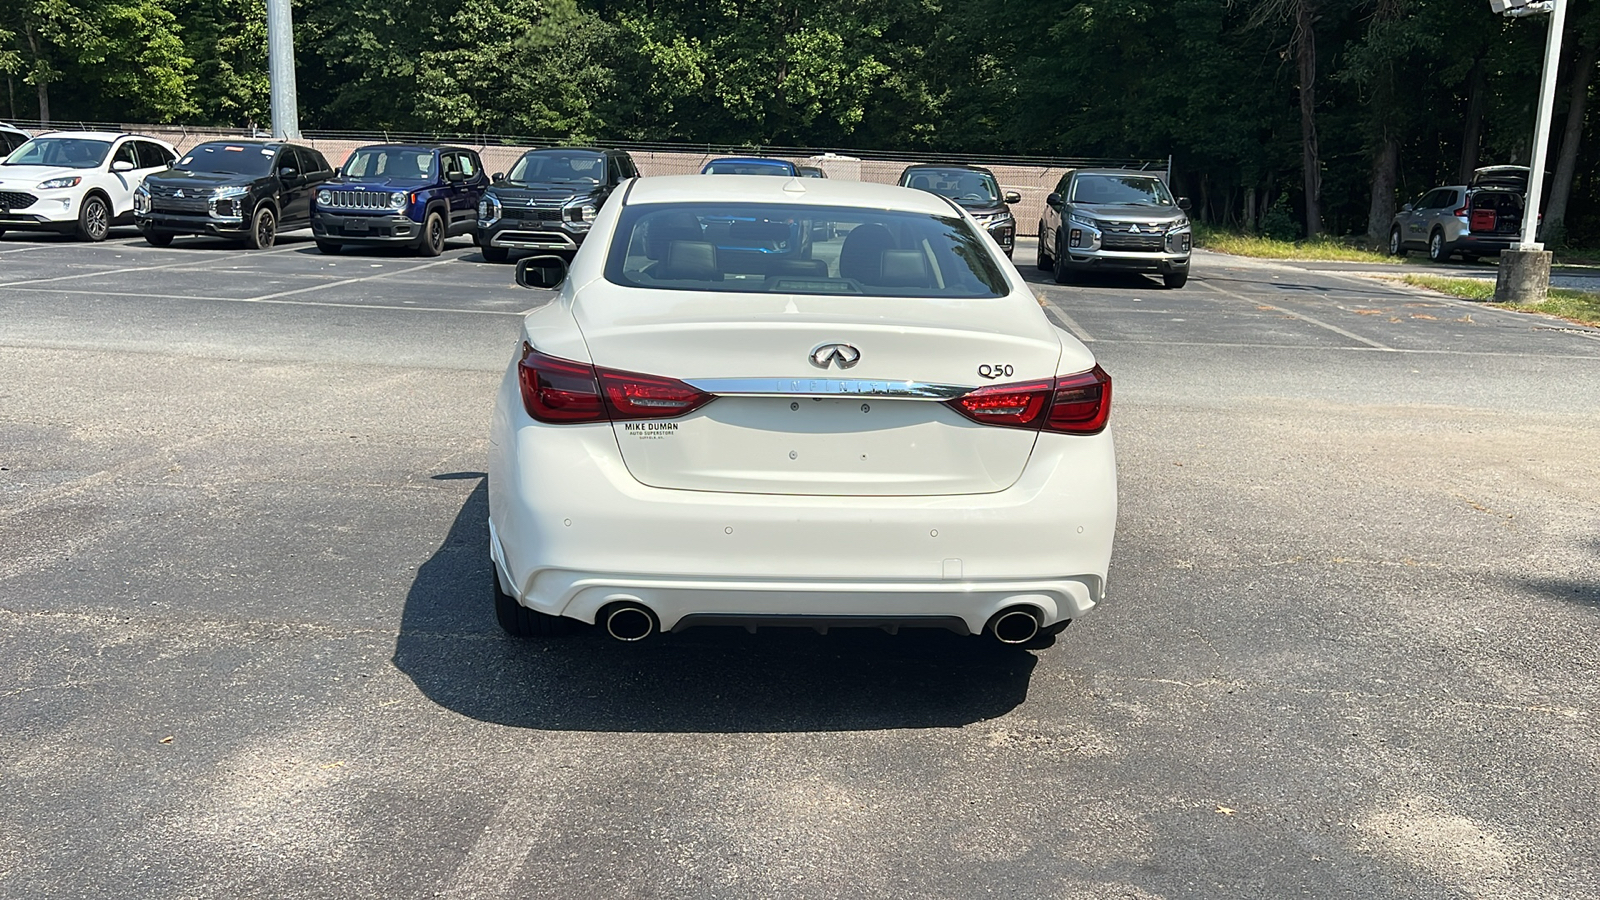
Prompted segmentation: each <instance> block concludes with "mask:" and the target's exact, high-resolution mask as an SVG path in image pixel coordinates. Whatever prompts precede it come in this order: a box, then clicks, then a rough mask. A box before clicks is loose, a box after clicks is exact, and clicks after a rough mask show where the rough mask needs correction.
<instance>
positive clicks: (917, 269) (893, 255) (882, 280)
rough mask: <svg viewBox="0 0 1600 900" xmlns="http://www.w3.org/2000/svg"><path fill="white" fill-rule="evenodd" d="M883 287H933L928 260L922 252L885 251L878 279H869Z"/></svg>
mask: <svg viewBox="0 0 1600 900" xmlns="http://www.w3.org/2000/svg"><path fill="white" fill-rule="evenodd" d="M868 280H869V281H870V282H872V283H873V284H876V285H879V286H881V287H932V286H933V278H932V277H931V274H930V273H929V272H928V258H927V257H926V256H923V255H922V251H921V250H885V251H883V260H882V262H881V264H880V265H879V269H878V277H877V278H871V279H868Z"/></svg>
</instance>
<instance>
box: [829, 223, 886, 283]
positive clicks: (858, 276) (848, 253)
mask: <svg viewBox="0 0 1600 900" xmlns="http://www.w3.org/2000/svg"><path fill="white" fill-rule="evenodd" d="M893 248H894V235H893V234H892V233H890V231H889V229H888V228H887V227H885V226H883V225H880V224H879V223H877V222H869V223H867V224H865V225H857V226H856V227H855V228H853V229H851V230H850V233H849V234H847V235H845V238H844V246H843V247H840V248H839V277H840V278H854V279H855V280H857V281H871V280H872V279H874V278H876V277H877V276H878V272H879V270H880V268H881V267H882V260H881V256H882V254H883V251H885V250H890V249H893Z"/></svg>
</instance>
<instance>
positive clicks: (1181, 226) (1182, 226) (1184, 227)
mask: <svg viewBox="0 0 1600 900" xmlns="http://www.w3.org/2000/svg"><path fill="white" fill-rule="evenodd" d="M1188 230H1189V220H1188V219H1187V218H1183V219H1179V220H1177V221H1176V222H1173V223H1172V224H1170V225H1168V226H1167V234H1171V233H1173V232H1174V231H1188Z"/></svg>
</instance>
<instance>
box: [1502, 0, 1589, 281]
mask: <svg viewBox="0 0 1600 900" xmlns="http://www.w3.org/2000/svg"><path fill="white" fill-rule="evenodd" d="M1569 2H1571V0H1535V2H1529V0H1489V8H1490V9H1491V10H1493V11H1494V12H1497V13H1500V14H1501V15H1504V16H1509V17H1513V18H1520V17H1522V16H1532V15H1544V14H1549V16H1550V23H1549V27H1550V31H1549V33H1548V35H1547V36H1546V38H1545V48H1544V72H1543V75H1542V77H1541V79H1540V83H1539V110H1538V113H1537V115H1536V117H1535V119H1534V126H1533V159H1532V161H1531V164H1530V165H1529V168H1528V192H1527V194H1526V195H1525V197H1524V201H1523V207H1522V235H1521V239H1520V240H1519V241H1518V242H1517V243H1515V244H1513V245H1511V249H1510V250H1509V251H1505V252H1502V253H1501V254H1500V270H1499V273H1498V275H1497V276H1496V277H1495V288H1494V298H1495V299H1496V300H1499V301H1501V302H1503V303H1539V302H1541V301H1543V300H1544V299H1545V298H1546V297H1548V296H1549V294H1550V254H1549V252H1547V251H1546V250H1545V249H1544V245H1543V244H1541V243H1539V240H1538V235H1539V232H1538V229H1539V201H1540V199H1541V198H1542V195H1543V194H1544V166H1545V152H1546V147H1547V145H1548V144H1549V143H1550V113H1551V108H1552V107H1553V106H1554V105H1555V100H1556V72H1557V70H1558V69H1560V68H1561V32H1562V31H1563V30H1564V28H1565V26H1566V23H1567V4H1568V3H1569Z"/></svg>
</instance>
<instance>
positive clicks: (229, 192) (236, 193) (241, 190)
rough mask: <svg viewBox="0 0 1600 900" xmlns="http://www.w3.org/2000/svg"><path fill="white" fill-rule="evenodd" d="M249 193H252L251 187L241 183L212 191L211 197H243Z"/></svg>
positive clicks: (219, 198) (217, 198)
mask: <svg viewBox="0 0 1600 900" xmlns="http://www.w3.org/2000/svg"><path fill="white" fill-rule="evenodd" d="M248 193H250V189H249V188H247V187H243V186H240V185H234V186H233V187H219V188H217V189H216V190H214V191H212V192H211V199H213V200H221V199H223V198H225V197H243V196H244V195H245V194H248Z"/></svg>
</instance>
